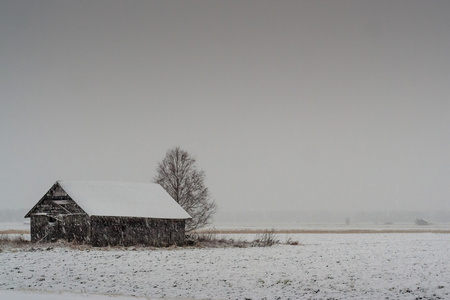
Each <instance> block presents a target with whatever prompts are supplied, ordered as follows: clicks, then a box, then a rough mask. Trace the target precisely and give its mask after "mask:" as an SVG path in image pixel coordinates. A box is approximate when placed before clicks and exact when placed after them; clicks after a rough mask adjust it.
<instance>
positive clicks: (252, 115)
mask: <svg viewBox="0 0 450 300" xmlns="http://www.w3.org/2000/svg"><path fill="white" fill-rule="evenodd" d="M449 15H450V2H448V1H410V0H407V1H386V0H381V1H351V0H338V1H282V2H276V1H260V0H258V1H126V2H125V1H117V0H112V1H111V0H98V1H70V2H67V1H64V2H61V1H53V0H43V1H21V0H19V1H0V41H1V43H0V140H1V143H0V165H1V170H0V191H1V193H0V209H2V210H7V209H30V208H31V207H32V206H33V205H34V204H35V203H36V202H37V201H38V200H39V199H40V197H41V196H42V195H44V193H45V192H46V191H47V190H48V189H49V188H50V187H51V185H52V184H53V183H54V182H55V181H56V180H58V179H66V180H114V181H137V182H148V181H151V180H152V178H153V177H154V176H155V168H156V165H157V162H158V161H160V160H161V159H162V158H163V157H164V155H165V153H166V151H167V150H168V149H170V148H171V147H173V146H177V145H179V146H181V147H182V148H183V149H185V150H187V151H188V152H189V153H191V154H192V155H194V156H195V157H196V158H197V163H198V167H199V168H200V169H203V170H205V172H206V184H207V186H208V187H209V188H210V191H211V193H212V195H213V197H214V199H215V200H216V202H217V204H218V206H219V212H218V214H217V218H218V219H224V218H228V220H233V218H236V216H241V215H242V214H245V213H247V212H248V213H249V215H248V217H249V218H253V216H252V214H259V213H263V214H266V215H267V216H269V217H268V218H269V220H270V219H271V218H276V219H277V220H278V219H279V218H280V217H279V216H276V217H272V215H271V213H272V212H274V214H278V212H284V211H289V212H302V213H303V215H301V214H300V217H298V218H297V219H299V220H300V221H301V219H302V217H301V216H305V218H306V217H307V216H308V214H309V215H314V214H315V212H317V211H319V212H325V215H326V213H334V212H341V211H342V212H347V211H349V212H363V213H366V212H383V213H386V214H389V213H395V212H403V211H407V212H423V213H424V214H430V213H433V212H436V211H438V212H448V211H450V199H449V195H450V185H449V184H448V182H449V178H450V155H449V153H450V139H449V136H448V129H449V128H450V106H449V105H450V101H449V100H448V96H449V95H450V85H449V84H448V79H449V78H450V60H449V59H448V49H450V35H449V34H448V33H449V30H450V18H449V17H448V16H449ZM350 217H351V216H350ZM414 217H422V216H419V215H418V216H414ZM239 218H241V217H239ZM286 218H288V219H292V217H291V216H290V215H286ZM339 218H341V221H340V222H343V220H342V218H345V216H342V217H341V216H339ZM353 218H356V217H353ZM294 221H297V220H294ZM386 221H389V220H386Z"/></svg>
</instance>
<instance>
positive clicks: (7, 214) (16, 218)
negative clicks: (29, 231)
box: [0, 208, 29, 223]
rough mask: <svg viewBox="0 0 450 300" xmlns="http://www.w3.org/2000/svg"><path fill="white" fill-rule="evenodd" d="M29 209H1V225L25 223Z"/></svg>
mask: <svg viewBox="0 0 450 300" xmlns="http://www.w3.org/2000/svg"><path fill="white" fill-rule="evenodd" d="M28 211H29V209H25V208H22V209H1V210H0V223H3V222H23V221H25V218H24V216H25V215H26V213H27V212H28Z"/></svg>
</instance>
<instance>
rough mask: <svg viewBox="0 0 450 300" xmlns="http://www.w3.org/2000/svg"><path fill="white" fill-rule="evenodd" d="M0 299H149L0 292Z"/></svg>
mask: <svg viewBox="0 0 450 300" xmlns="http://www.w3.org/2000/svg"><path fill="white" fill-rule="evenodd" d="M0 299H5V300H6V299H8V300H80V299H81V300H146V299H149V298H136V297H126V296H106V295H89V294H68V293H43V292H31V291H13V290H8V291H5V290H0Z"/></svg>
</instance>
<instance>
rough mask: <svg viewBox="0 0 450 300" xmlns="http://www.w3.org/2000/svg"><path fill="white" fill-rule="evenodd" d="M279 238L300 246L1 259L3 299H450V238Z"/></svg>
mask: <svg viewBox="0 0 450 300" xmlns="http://www.w3.org/2000/svg"><path fill="white" fill-rule="evenodd" d="M279 238H280V239H281V240H282V241H283V240H285V239H288V238H290V239H292V240H298V241H299V242H300V243H301V245H298V246H290V245H276V246H273V247H270V248H217V249H213V248H205V249H197V248H191V249H189V248H177V249H158V250H149V249H137V250H131V249H128V250H121V249H112V250H104V249H103V250H101V249H93V250H92V249H91V250H76V249H70V248H67V247H53V248H52V249H47V248H39V249H38V250H34V251H23V250H20V251H14V250H8V251H5V252H0V297H1V298H2V299H8V297H7V296H8V295H15V296H14V297H12V298H11V299H28V298H24V295H25V296H26V295H29V294H28V293H24V292H23V291H40V292H41V293H46V292H53V293H61V292H63V293H71V294H74V295H75V296H73V297H75V298H77V295H78V296H79V297H80V298H81V299H84V298H83V297H85V296H83V295H85V294H90V296H89V297H97V296H95V295H97V294H98V295H122V296H139V297H146V298H194V299H244V298H250V299H351V298H353V299H416V298H417V299H420V297H422V298H423V299H450V234H432V233H408V234H380V233H374V234H300V235H294V234H291V235H280V236H279ZM10 289H14V291H18V290H19V291H21V292H13V291H11V290H10ZM71 294H65V295H66V296H67V295H71ZM32 295H33V294H32ZM43 295H45V294H43ZM63 295H64V294H63ZM66 296H64V298H67V297H66ZM5 297H6V298H5ZM89 297H88V298H87V299H91V298H89ZM98 297H100V296H98ZM75 298H74V299H75ZM34 299H39V298H38V297H36V296H35V297H34ZM49 299H50V298H49ZM70 299H72V298H70ZM92 299H97V298H92ZM99 299H100V298H99ZM101 299H103V298H101ZM113 299H114V298H113Z"/></svg>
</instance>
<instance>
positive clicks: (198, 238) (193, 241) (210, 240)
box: [185, 233, 251, 248]
mask: <svg viewBox="0 0 450 300" xmlns="http://www.w3.org/2000/svg"><path fill="white" fill-rule="evenodd" d="M185 245H186V246H195V247H201V248H219V247H223V248H227V247H238V248H244V247H249V246H250V245H251V243H250V242H247V241H244V240H241V239H239V240H235V239H232V238H228V239H227V238H225V237H223V236H218V235H217V234H214V233H191V234H189V235H187V236H186V242H185Z"/></svg>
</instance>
